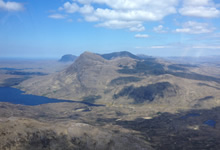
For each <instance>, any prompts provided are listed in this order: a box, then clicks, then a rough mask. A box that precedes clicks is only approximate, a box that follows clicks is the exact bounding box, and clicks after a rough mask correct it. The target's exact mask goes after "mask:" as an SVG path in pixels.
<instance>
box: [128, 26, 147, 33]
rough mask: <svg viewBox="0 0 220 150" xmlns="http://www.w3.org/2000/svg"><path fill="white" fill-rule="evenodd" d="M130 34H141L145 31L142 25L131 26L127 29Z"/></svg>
mask: <svg viewBox="0 0 220 150" xmlns="http://www.w3.org/2000/svg"><path fill="white" fill-rule="evenodd" d="M129 30H130V31H132V32H141V31H144V30H145V27H144V26H143V25H142V24H138V25H137V26H132V27H130V28H129Z"/></svg>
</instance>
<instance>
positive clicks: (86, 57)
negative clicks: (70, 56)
mask: <svg viewBox="0 0 220 150" xmlns="http://www.w3.org/2000/svg"><path fill="white" fill-rule="evenodd" d="M105 61H106V60H105V59H104V58H102V57H101V56H99V55H97V54H94V53H91V52H88V51H86V52H84V53H82V54H81V55H80V56H79V57H78V58H77V59H76V61H75V62H74V63H73V64H72V65H71V66H70V67H68V68H67V70H66V72H67V73H71V72H75V71H79V69H80V70H81V69H82V68H85V67H92V66H94V65H97V64H99V63H100V64H103V63H105Z"/></svg>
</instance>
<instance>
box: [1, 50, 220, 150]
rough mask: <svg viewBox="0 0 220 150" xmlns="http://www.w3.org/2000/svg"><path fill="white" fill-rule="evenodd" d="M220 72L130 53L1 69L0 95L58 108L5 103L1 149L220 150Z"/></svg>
mask: <svg viewBox="0 0 220 150" xmlns="http://www.w3.org/2000/svg"><path fill="white" fill-rule="evenodd" d="M219 64H220V62H218V61H216V62H215V63H213V62H212V65H210V67H209V65H208V63H205V64H200V63H186V62H184V63H181V62H176V61H172V60H166V59H162V58H154V57H146V58H141V57H138V56H136V55H133V54H131V53H129V52H121V53H120V52H117V53H111V54H94V53H90V52H85V53H83V54H81V55H80V56H79V57H78V58H77V59H76V60H75V61H74V62H67V63H63V62H59V61H57V62H54V61H44V62H42V61H39V62H36V61H35V62H31V63H30V62H29V63H27V62H23V63H22V62H19V63H17V62H16V63H12V62H10V63H9V62H5V63H1V66H0V68H1V69H0V74H1V76H0V83H1V84H0V86H1V87H13V88H17V89H19V90H22V91H23V92H24V93H23V94H21V96H22V95H24V96H25V95H33V96H34V95H36V96H39V97H45V98H50V99H54V100H57V102H58V101H59V103H56V101H55V103H51V102H45V103H39V104H36V105H24V104H19V103H17V104H12V103H9V101H1V102H0V123H1V126H0V149H2V150H8V149H10V150H17V149H21V150H22V149H36V150H38V149H43V150H50V149H57V150H59V149H67V150H70V149H91V150H93V149H97V150H99V149H100V150H102V149H109V150H110V149H111V150H112V149H126V150H127V149H146V150H154V149H155V150H160V149H163V150H166V149H167V150H177V149H187V150H194V149H219V148H220V143H219V140H218V139H219V138H220V117H219V115H218V114H219V113H220V92H219V91H220V78H219V74H220V68H219ZM30 68H31V69H30ZM210 70H213V71H210ZM11 94H12V92H11ZM1 95H2V96H1V98H0V100H2V99H4V96H3V95H4V94H1ZM12 97H13V94H12ZM28 99H30V101H37V100H36V99H34V98H32V97H30V98H27V101H28Z"/></svg>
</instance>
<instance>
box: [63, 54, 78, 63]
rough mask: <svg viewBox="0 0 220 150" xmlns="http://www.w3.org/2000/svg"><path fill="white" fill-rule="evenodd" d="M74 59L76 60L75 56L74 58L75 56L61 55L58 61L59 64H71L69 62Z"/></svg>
mask: <svg viewBox="0 0 220 150" xmlns="http://www.w3.org/2000/svg"><path fill="white" fill-rule="evenodd" d="M76 58H77V56H75V55H72V54H66V55H63V56H62V58H61V59H60V60H59V61H60V62H71V61H74V60H75V59H76Z"/></svg>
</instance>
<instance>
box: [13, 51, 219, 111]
mask: <svg viewBox="0 0 220 150" xmlns="http://www.w3.org/2000/svg"><path fill="white" fill-rule="evenodd" d="M122 54H123V55H122ZM125 54H126V55H125ZM128 54H129V56H132V57H134V56H133V54H132V55H130V53H127V52H122V53H121V52H119V53H112V54H107V55H104V56H103V55H102V56H100V55H97V54H94V53H90V52H85V53H83V54H81V55H80V56H79V57H78V58H77V59H76V60H75V61H74V62H73V63H72V64H71V65H70V66H69V67H67V68H66V69H64V70H63V71H61V72H58V73H56V74H51V75H48V76H42V77H37V78H32V79H29V80H26V81H24V82H22V83H21V84H19V85H18V86H17V87H18V88H20V89H22V90H24V91H26V93H29V94H35V95H41V96H47V97H51V98H59V99H66V100H78V101H85V102H90V103H97V104H105V105H121V104H122V105H124V106H130V105H131V106H139V105H141V106H145V107H149V108H148V109H149V110H151V109H152V106H154V111H155V110H157V111H176V110H178V109H191V108H210V107H214V106H218V105H219V103H217V101H215V99H217V98H220V95H219V94H218V93H219V88H217V87H219V86H220V78H218V77H217V76H211V75H209V74H208V73H205V72H204V71H203V68H202V67H201V66H198V65H190V64H174V63H171V62H168V61H162V60H158V59H156V58H149V59H147V58H146V59H144V60H140V59H136V57H134V58H132V57H127V56H128ZM116 56H120V57H117V59H113V58H115V57H116ZM121 56H122V57H121ZM123 56H125V57H123ZM103 57H105V58H103ZM106 58H108V59H106ZM201 91H202V92H201ZM210 95H211V96H213V97H212V98H211V99H209V100H207V101H206V100H205V101H200V99H204V98H205V97H208V96H210ZM177 105H178V107H176V106H177ZM165 108H166V109H165Z"/></svg>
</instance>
